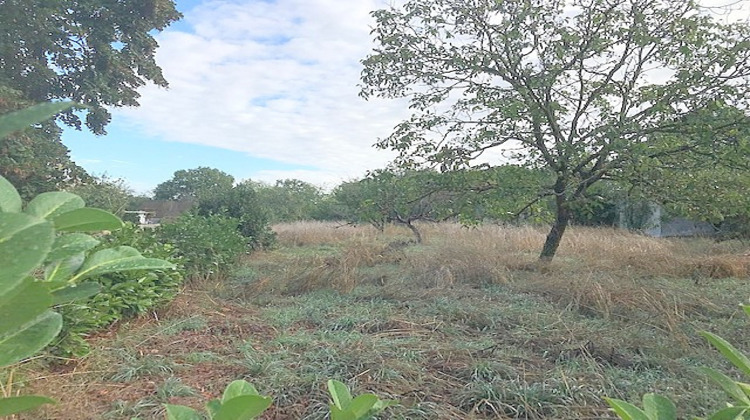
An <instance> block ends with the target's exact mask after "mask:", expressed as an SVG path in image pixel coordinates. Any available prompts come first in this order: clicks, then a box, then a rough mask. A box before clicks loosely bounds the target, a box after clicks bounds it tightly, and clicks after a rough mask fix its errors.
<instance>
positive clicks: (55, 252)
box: [47, 233, 99, 261]
mask: <svg viewBox="0 0 750 420" xmlns="http://www.w3.org/2000/svg"><path fill="white" fill-rule="evenodd" d="M97 245H99V240H97V239H94V238H93V237H92V236H91V235H87V234H85V233H68V234H65V235H59V236H58V237H57V238H56V239H55V243H54V244H53V245H52V249H51V250H50V251H49V254H47V261H57V260H62V259H65V258H70V257H72V256H74V255H76V254H80V253H82V252H86V251H88V250H90V249H91V248H93V247H95V246H97Z"/></svg>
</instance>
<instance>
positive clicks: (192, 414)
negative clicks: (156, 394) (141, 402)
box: [164, 404, 203, 420]
mask: <svg viewBox="0 0 750 420" xmlns="http://www.w3.org/2000/svg"><path fill="white" fill-rule="evenodd" d="M164 407H165V408H166V409H167V420H203V416H201V415H200V414H199V413H198V412H197V411H195V410H193V409H192V408H190V407H185V406H184V405H172V404H164Z"/></svg>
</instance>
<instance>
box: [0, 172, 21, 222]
mask: <svg viewBox="0 0 750 420" xmlns="http://www.w3.org/2000/svg"><path fill="white" fill-rule="evenodd" d="M21 204H22V201H21V196H20V195H18V191H16V188H15V187H14V186H13V184H11V183H10V181H8V180H7V179H5V178H4V177H3V176H0V212H6V213H19V212H20V211H21Z"/></svg>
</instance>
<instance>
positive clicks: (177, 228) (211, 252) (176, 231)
mask: <svg viewBox="0 0 750 420" xmlns="http://www.w3.org/2000/svg"><path fill="white" fill-rule="evenodd" d="M238 223H239V221H238V220H237V219H234V218H231V217H227V216H223V215H219V214H212V215H209V216H201V215H197V214H194V213H186V214H184V215H182V216H180V217H179V218H177V219H176V220H174V221H172V222H170V223H167V224H164V225H162V226H161V227H159V228H158V229H157V231H156V235H157V237H158V238H159V239H160V240H161V241H164V242H166V243H169V244H171V245H172V246H173V247H175V252H176V253H177V255H179V256H180V257H181V261H182V264H183V265H184V267H185V270H186V271H187V275H188V277H193V276H204V277H208V276H210V275H215V274H222V273H224V272H225V271H226V270H228V269H229V268H230V265H231V264H232V263H233V262H235V261H236V260H237V258H238V257H239V256H240V255H242V254H243V253H245V252H246V251H247V250H248V246H247V240H246V238H245V237H243V236H242V235H241V234H240V233H239V231H238V230H237V226H238Z"/></svg>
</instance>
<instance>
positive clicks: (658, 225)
mask: <svg viewBox="0 0 750 420" xmlns="http://www.w3.org/2000/svg"><path fill="white" fill-rule="evenodd" d="M618 216H619V217H618V221H617V224H618V226H619V227H621V228H623V229H629V230H637V231H640V232H642V233H643V234H644V235H648V236H653V237H657V238H662V237H674V236H712V235H715V234H716V228H715V227H714V226H713V225H712V224H710V223H707V222H696V221H693V220H688V219H685V218H682V217H673V218H667V217H666V216H665V215H664V212H663V210H662V207H661V206H660V205H659V204H656V203H653V202H646V201H642V202H637V203H626V204H622V205H621V206H620V208H619V211H618Z"/></svg>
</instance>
